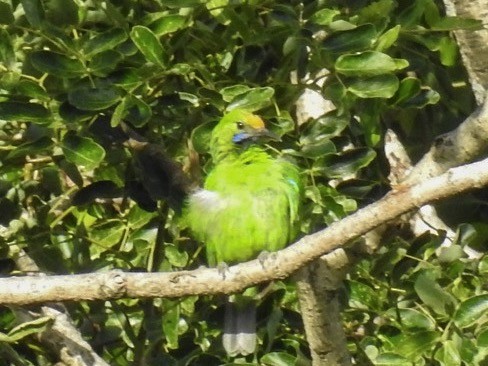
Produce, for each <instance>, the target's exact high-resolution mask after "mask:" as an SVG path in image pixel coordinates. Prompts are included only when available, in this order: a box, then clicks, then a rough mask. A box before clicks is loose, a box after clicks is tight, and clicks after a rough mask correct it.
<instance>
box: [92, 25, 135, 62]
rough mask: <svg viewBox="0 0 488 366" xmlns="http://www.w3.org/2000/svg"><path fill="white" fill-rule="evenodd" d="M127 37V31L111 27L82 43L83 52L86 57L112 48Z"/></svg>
mask: <svg viewBox="0 0 488 366" xmlns="http://www.w3.org/2000/svg"><path fill="white" fill-rule="evenodd" d="M127 38H128V35H127V33H126V32H125V31H124V30H123V29H121V28H113V29H110V30H108V31H105V32H103V33H100V34H98V35H96V36H95V37H93V38H91V39H89V40H88V41H86V42H85V44H84V45H83V48H82V49H83V52H84V53H85V55H86V56H87V57H90V56H93V55H95V54H97V53H102V52H104V51H108V50H114V48H115V47H116V46H118V45H119V44H121V43H123V42H124V41H125V40H126V39H127Z"/></svg>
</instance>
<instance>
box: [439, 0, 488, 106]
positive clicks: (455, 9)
mask: <svg viewBox="0 0 488 366" xmlns="http://www.w3.org/2000/svg"><path fill="white" fill-rule="evenodd" d="M443 2H444V7H445V8H446V14H447V15H449V16H461V17H465V18H472V19H481V20H482V21H483V29H481V30H478V31H472V30H458V31H455V32H454V35H455V36H456V39H457V42H458V45H459V50H460V51H461V55H462V58H463V64H464V66H465V67H466V70H467V71H468V75H469V79H470V81H471V88H472V89H473V92H474V95H475V98H476V101H477V102H478V104H481V103H483V100H484V99H485V97H486V93H487V91H488V47H486V45H487V44H488V24H487V23H486V19H487V17H488V0H472V1H463V0H443Z"/></svg>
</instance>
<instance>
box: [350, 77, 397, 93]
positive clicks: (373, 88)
mask: <svg viewBox="0 0 488 366" xmlns="http://www.w3.org/2000/svg"><path fill="white" fill-rule="evenodd" d="M345 84H346V88H347V91H349V92H351V93H352V94H354V95H356V96H358V97H360V98H391V97H392V96H393V95H395V93H396V91H397V90H398V86H399V84H400V83H399V81H398V78H397V77H396V76H395V75H393V74H384V75H377V76H372V77H369V78H352V79H348V80H346V81H345Z"/></svg>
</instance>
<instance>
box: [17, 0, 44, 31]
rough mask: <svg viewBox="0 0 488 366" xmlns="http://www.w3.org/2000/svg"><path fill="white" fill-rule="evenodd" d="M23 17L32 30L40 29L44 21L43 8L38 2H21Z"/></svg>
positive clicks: (27, 0)
mask: <svg viewBox="0 0 488 366" xmlns="http://www.w3.org/2000/svg"><path fill="white" fill-rule="evenodd" d="M21 4H22V7H23V8H24V12H25V17H26V18H27V20H28V21H29V23H30V24H31V25H32V27H34V28H41V27H42V25H43V22H44V19H45V13H44V8H43V6H42V3H41V1H40V0H22V1H21Z"/></svg>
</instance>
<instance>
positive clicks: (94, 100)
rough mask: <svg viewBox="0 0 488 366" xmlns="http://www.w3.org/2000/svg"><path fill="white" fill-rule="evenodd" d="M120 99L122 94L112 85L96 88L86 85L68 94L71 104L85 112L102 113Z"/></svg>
mask: <svg viewBox="0 0 488 366" xmlns="http://www.w3.org/2000/svg"><path fill="white" fill-rule="evenodd" d="M120 99H121V93H120V92H119V90H118V89H117V88H116V87H114V86H111V85H100V86H98V87H95V88H94V87H91V86H90V85H84V86H81V87H78V88H76V89H73V90H71V91H70V92H69V93H68V100H69V102H70V104H71V105H73V106H75V107H76V108H78V109H81V110H85V111H100V110H103V109H106V108H109V107H111V106H113V105H114V104H115V103H117V102H118V101H119V100H120Z"/></svg>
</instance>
